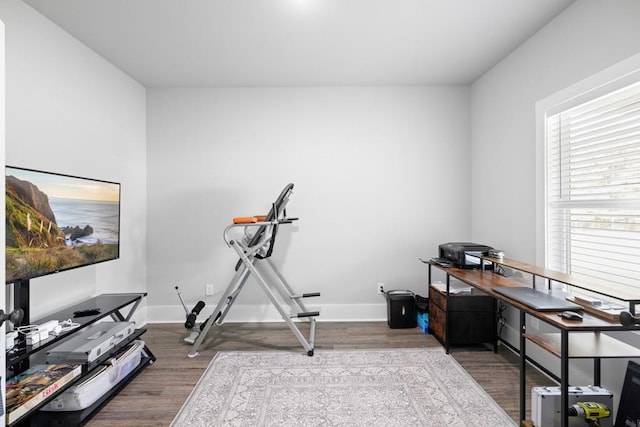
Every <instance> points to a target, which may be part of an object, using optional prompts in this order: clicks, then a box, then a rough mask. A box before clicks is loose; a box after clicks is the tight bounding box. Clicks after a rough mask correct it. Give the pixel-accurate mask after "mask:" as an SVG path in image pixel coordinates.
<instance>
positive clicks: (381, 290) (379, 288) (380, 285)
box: [376, 282, 384, 295]
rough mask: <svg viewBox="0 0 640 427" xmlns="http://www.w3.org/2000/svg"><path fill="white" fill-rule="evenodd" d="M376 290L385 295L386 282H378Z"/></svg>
mask: <svg viewBox="0 0 640 427" xmlns="http://www.w3.org/2000/svg"><path fill="white" fill-rule="evenodd" d="M376 291H377V292H378V295H384V282H378V285H377V286H376Z"/></svg>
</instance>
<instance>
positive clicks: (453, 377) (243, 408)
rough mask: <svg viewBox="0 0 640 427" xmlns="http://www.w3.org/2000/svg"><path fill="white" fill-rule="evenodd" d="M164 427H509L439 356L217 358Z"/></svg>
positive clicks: (359, 353)
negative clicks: (169, 422)
mask: <svg viewBox="0 0 640 427" xmlns="http://www.w3.org/2000/svg"><path fill="white" fill-rule="evenodd" d="M172 425H173V426H174V427H182V426H385V427H388V426H482V427H486V426H492V427H495V426H514V425H516V424H515V422H514V421H513V420H512V419H511V418H510V417H509V416H508V415H507V414H506V413H505V412H504V411H503V410H502V408H500V407H499V406H498V405H497V404H496V403H495V402H494V401H493V400H492V399H491V397H490V396H489V395H488V394H487V393H486V392H485V391H484V390H483V389H482V388H481V387H480V386H479V385H478V384H477V383H476V382H475V381H474V380H473V378H471V377H470V376H469V374H467V373H466V372H465V370H464V369H463V368H462V367H461V366H460V365H459V364H458V362H456V360H455V359H453V357H451V356H450V355H448V354H446V353H445V352H444V350H443V349H441V348H435V349H399V350H395V349H394V350H326V351H318V350H316V352H315V355H314V356H313V357H309V356H307V355H306V354H304V353H303V352H299V353H288V352H220V353H218V354H217V355H216V356H215V358H214V359H213V360H212V361H211V363H210V365H209V367H208V368H207V370H206V371H205V373H204V374H203V375H202V377H201V378H200V380H199V381H198V383H197V384H196V387H195V388H194V390H193V391H192V393H191V395H190V396H189V398H188V399H187V401H186V402H185V403H184V405H183V407H182V409H181V410H180V412H179V413H178V415H176V417H175V419H174V421H173V423H172Z"/></svg>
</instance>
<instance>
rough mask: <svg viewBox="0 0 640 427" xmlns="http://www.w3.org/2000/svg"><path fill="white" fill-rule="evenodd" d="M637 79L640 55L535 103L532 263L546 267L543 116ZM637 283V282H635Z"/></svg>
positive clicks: (639, 76) (544, 119) (545, 143)
mask: <svg viewBox="0 0 640 427" xmlns="http://www.w3.org/2000/svg"><path fill="white" fill-rule="evenodd" d="M637 82H640V54H638V55H634V56H632V57H630V58H628V59H627V60H625V61H622V62H620V63H618V64H616V65H614V66H612V67H610V68H607V69H606V70H603V71H602V72H599V73H597V74H596V75H594V76H591V77H589V78H587V79H585V80H583V81H581V82H578V83H576V84H574V85H572V86H570V87H568V88H566V89H563V90H561V91H559V92H557V93H555V94H553V95H551V96H549V97H548V98H545V99H543V100H541V101H539V102H537V103H536V262H537V264H541V265H544V266H545V267H549V262H548V261H549V260H548V254H549V242H548V241H547V228H548V226H549V224H547V218H548V210H547V207H548V204H547V198H548V194H547V182H546V177H547V173H548V169H547V155H548V151H547V150H548V147H547V140H546V138H547V117H550V116H553V115H554V114H557V113H559V112H562V111H565V110H568V109H571V108H573V107H575V106H578V105H581V104H584V103H586V102H588V101H590V100H592V99H595V98H598V97H600V96H602V95H605V94H607V93H610V92H612V91H615V90H618V89H621V88H623V87H626V86H628V85H630V84H633V83H637ZM639 286H640V284H639Z"/></svg>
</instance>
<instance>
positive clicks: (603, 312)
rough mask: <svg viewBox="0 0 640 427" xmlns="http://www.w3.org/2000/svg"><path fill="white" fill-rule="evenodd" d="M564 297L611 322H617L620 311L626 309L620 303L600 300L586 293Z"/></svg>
mask: <svg viewBox="0 0 640 427" xmlns="http://www.w3.org/2000/svg"><path fill="white" fill-rule="evenodd" d="M566 299H567V300H569V301H572V302H574V303H576V304H578V305H581V306H582V307H584V311H586V312H587V313H589V314H592V315H594V316H596V317H600V318H602V319H605V320H609V321H611V322H618V321H619V319H620V313H621V312H623V311H625V310H627V308H626V307H624V306H622V305H619V304H613V303H610V302H607V301H601V300H598V299H596V298H592V297H589V296H586V295H574V296H568V297H566Z"/></svg>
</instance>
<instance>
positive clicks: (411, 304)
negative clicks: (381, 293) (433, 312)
mask: <svg viewBox="0 0 640 427" xmlns="http://www.w3.org/2000/svg"><path fill="white" fill-rule="evenodd" d="M387 324H388V325H389V327H390V328H391V329H401V328H415V327H416V326H417V325H418V323H417V319H416V297H415V294H414V293H413V292H411V291H400V290H395V291H389V292H387Z"/></svg>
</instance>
